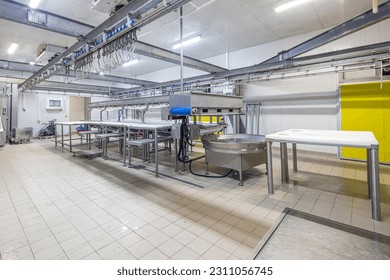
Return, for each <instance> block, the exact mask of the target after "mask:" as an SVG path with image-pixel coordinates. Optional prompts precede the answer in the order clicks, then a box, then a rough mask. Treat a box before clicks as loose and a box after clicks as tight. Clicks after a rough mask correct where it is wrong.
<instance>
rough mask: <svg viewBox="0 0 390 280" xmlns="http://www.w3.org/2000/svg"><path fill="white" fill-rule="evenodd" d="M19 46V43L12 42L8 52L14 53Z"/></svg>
mask: <svg viewBox="0 0 390 280" xmlns="http://www.w3.org/2000/svg"><path fill="white" fill-rule="evenodd" d="M17 48H18V44H15V43H12V44H11V46H10V47H9V49H8V53H9V54H13V53H14V52H15V51H16V49H17Z"/></svg>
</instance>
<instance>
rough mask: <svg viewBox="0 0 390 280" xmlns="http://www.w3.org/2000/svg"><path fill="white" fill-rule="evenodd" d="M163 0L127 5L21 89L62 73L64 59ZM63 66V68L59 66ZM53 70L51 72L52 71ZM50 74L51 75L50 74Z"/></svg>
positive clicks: (24, 83)
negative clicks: (129, 15) (122, 22)
mask: <svg viewBox="0 0 390 280" xmlns="http://www.w3.org/2000/svg"><path fill="white" fill-rule="evenodd" d="M160 2H162V0H149V1H148V2H146V3H145V1H143V0H133V1H131V2H130V3H129V4H127V5H126V6H125V7H123V8H122V9H120V10H119V11H118V12H117V13H116V14H114V15H113V16H112V17H110V18H108V19H107V20H105V21H104V22H103V23H102V24H100V25H99V26H98V27H96V28H94V29H93V30H92V31H90V32H88V34H86V35H85V37H83V39H82V40H79V41H78V42H76V43H75V44H73V45H72V46H70V47H69V48H68V49H67V50H66V51H64V52H63V53H62V54H60V55H58V56H57V57H55V58H54V59H52V60H51V61H50V62H49V63H48V64H46V65H45V66H44V67H42V68H41V69H40V70H38V71H37V72H36V73H35V74H33V75H32V76H31V77H30V78H28V79H27V80H26V81H24V82H23V83H22V84H21V85H19V88H29V87H31V86H34V85H36V84H37V83H38V82H40V80H38V81H36V80H35V78H38V77H41V76H43V77H46V78H47V77H50V76H52V75H54V74H56V73H58V72H59V71H61V70H62V69H63V68H64V67H65V66H68V64H67V65H64V64H63V63H62V59H63V58H66V57H69V56H71V55H72V54H73V52H74V51H76V50H78V49H80V48H81V47H83V46H85V45H86V44H87V43H88V42H91V41H92V40H93V39H95V38H96V37H98V36H99V35H101V34H102V33H103V32H105V30H106V29H107V28H110V27H112V26H114V25H115V24H117V23H118V22H119V21H121V20H123V19H124V18H126V17H127V15H128V14H130V13H131V14H135V13H142V14H143V13H145V12H146V11H148V10H150V9H152V8H153V7H155V6H156V5H158V4H159V3H160ZM131 30H132V28H130V27H129V28H128V30H127V32H130V31H131ZM58 65H61V66H58ZM50 69H51V70H50ZM48 72H49V73H48Z"/></svg>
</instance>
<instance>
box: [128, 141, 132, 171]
mask: <svg viewBox="0 0 390 280" xmlns="http://www.w3.org/2000/svg"><path fill="white" fill-rule="evenodd" d="M128 167H129V168H130V167H132V165H131V145H130V143H129V165H128Z"/></svg>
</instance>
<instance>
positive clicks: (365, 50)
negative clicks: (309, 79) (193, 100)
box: [114, 41, 390, 95]
mask: <svg viewBox="0 0 390 280" xmlns="http://www.w3.org/2000/svg"><path fill="white" fill-rule="evenodd" d="M375 55H382V56H383V55H390V41H388V42H383V43H378V44H372V45H366V46H362V47H355V48H350V49H344V50H338V51H333V52H328V53H321V54H316V55H310V56H304V57H299V58H293V59H290V60H289V61H288V62H289V63H288V65H286V63H285V61H277V62H267V63H264V64H258V65H254V66H249V67H244V68H239V69H234V70H228V71H225V72H222V73H215V74H209V75H201V76H196V77H191V78H186V79H184V87H186V84H188V85H190V84H195V85H202V84H206V83H209V84H210V83H213V82H221V81H223V80H225V81H229V79H237V78H244V77H247V78H250V77H251V76H254V75H259V74H264V73H267V72H272V71H276V70H280V69H288V68H292V67H299V66H306V65H315V64H316V63H324V62H327V63H332V62H335V61H341V60H348V59H356V58H360V57H367V56H372V57H373V58H374V56H375ZM179 84H180V80H174V81H168V82H164V83H159V84H157V85H154V86H150V87H145V88H139V87H138V88H133V89H129V90H120V91H118V92H114V94H117V95H122V94H138V93H140V92H142V91H144V90H161V89H164V88H169V87H177V86H178V85H179Z"/></svg>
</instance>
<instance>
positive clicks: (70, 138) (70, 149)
mask: <svg viewBox="0 0 390 280" xmlns="http://www.w3.org/2000/svg"><path fill="white" fill-rule="evenodd" d="M69 152H72V126H71V125H70V126H69Z"/></svg>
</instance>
